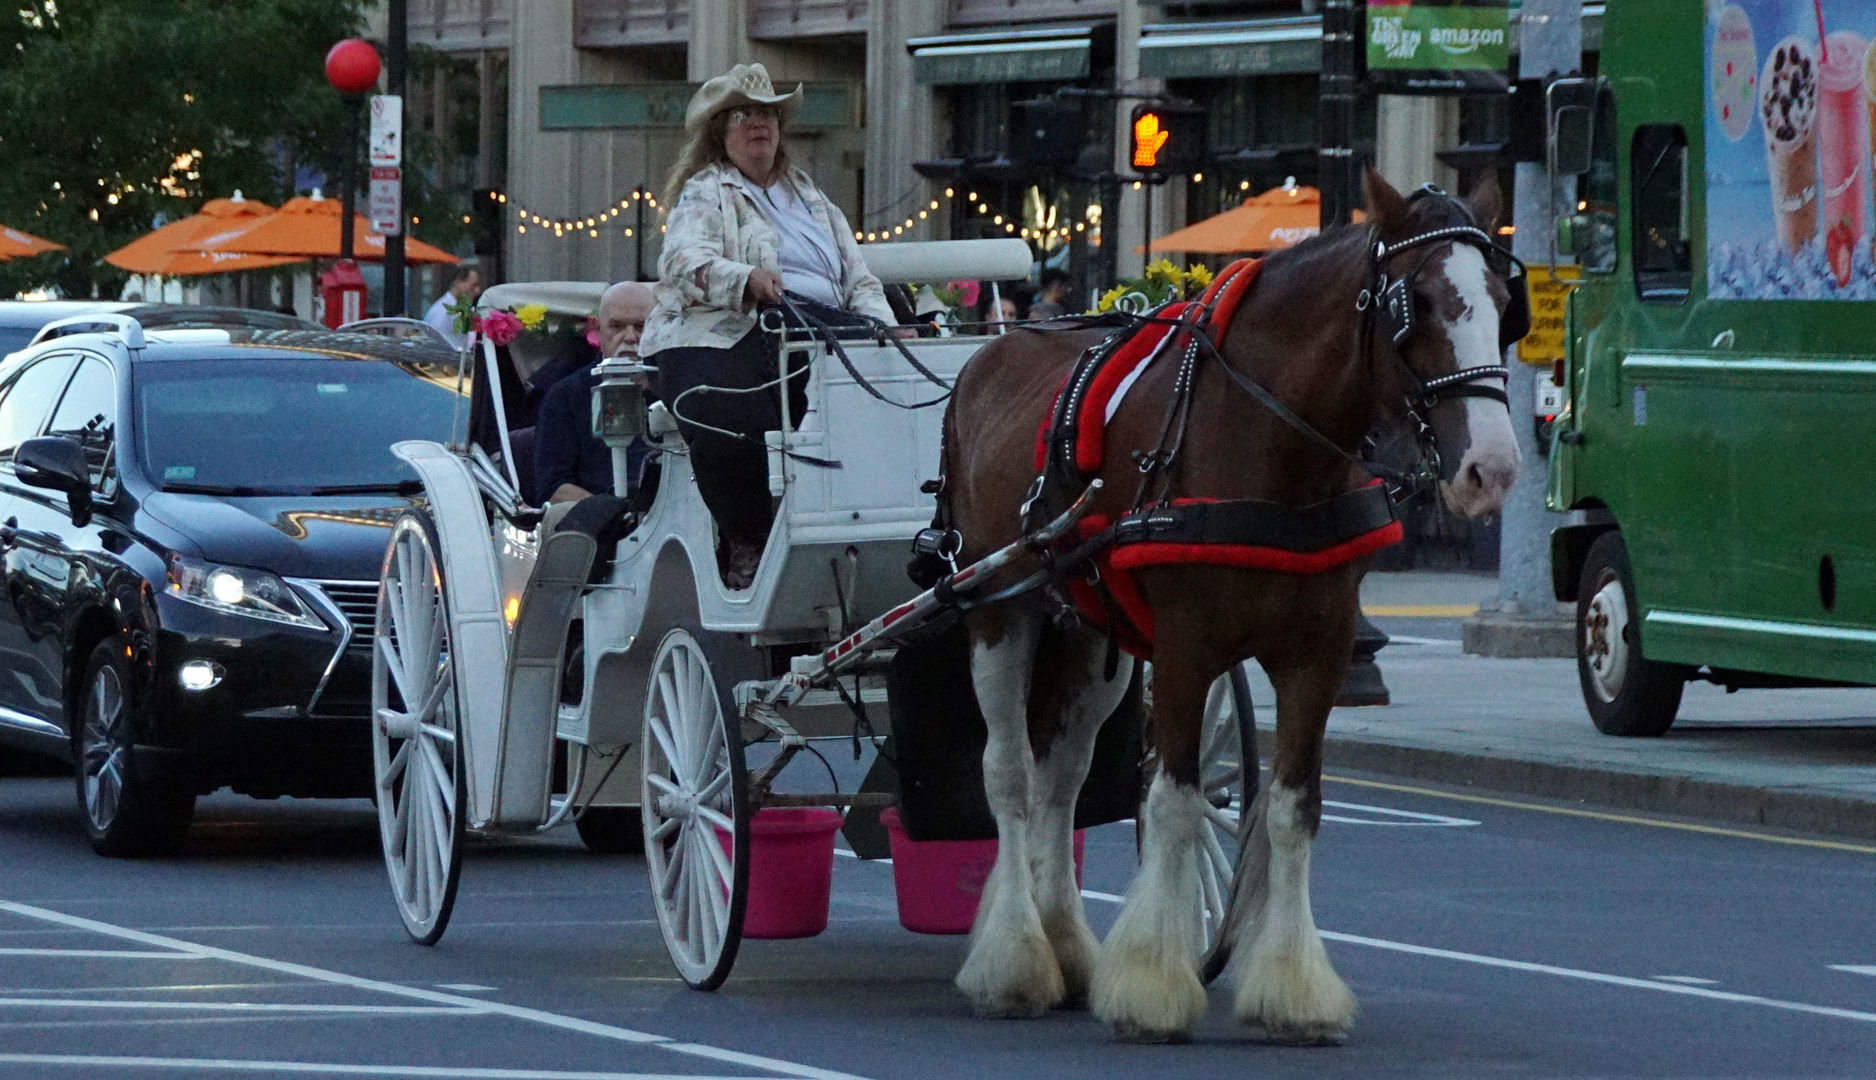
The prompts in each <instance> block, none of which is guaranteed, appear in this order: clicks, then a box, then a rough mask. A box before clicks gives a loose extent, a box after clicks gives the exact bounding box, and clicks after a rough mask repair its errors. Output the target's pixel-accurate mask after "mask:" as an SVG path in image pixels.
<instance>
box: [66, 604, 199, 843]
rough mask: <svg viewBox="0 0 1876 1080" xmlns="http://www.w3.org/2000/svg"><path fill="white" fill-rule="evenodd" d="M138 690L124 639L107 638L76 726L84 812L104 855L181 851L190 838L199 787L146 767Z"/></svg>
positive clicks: (95, 656)
mask: <svg viewBox="0 0 1876 1080" xmlns="http://www.w3.org/2000/svg"><path fill="white" fill-rule="evenodd" d="M134 694H135V690H134V688H133V684H132V682H131V677H130V665H129V664H128V663H127V662H126V660H125V657H124V647H123V645H122V644H121V643H120V642H118V641H116V640H115V639H112V640H107V641H103V642H100V643H99V644H98V647H97V648H95V649H93V650H92V652H91V659H90V661H89V662H88V663H86V665H85V682H84V685H83V687H82V688H81V690H80V692H79V694H78V715H77V717H76V720H77V723H76V724H74V725H73V728H74V731H73V736H72V741H73V754H72V757H73V761H74V764H73V773H74V776H75V779H76V780H77V784H78V812H79V817H80V819H81V820H82V821H83V822H84V824H85V835H86V838H87V839H89V840H90V841H91V846H92V849H93V850H95V851H96V852H97V853H98V854H100V855H108V856H114V857H125V858H137V857H143V856H151V855H173V854H175V853H176V852H178V851H180V850H181V849H182V845H183V841H184V840H185V839H187V838H188V835H189V822H190V819H191V818H193V817H194V816H195V792H194V791H193V790H191V789H189V788H186V787H181V786H179V785H177V784H175V783H174V782H173V781H168V780H165V779H163V778H161V777H158V776H155V775H152V774H151V773H150V772H149V770H147V769H142V768H139V767H138V762H137V760H136V758H135V756H134V755H133V753H132V747H133V745H134V744H135V742H136V732H135V725H134V724H133V717H134V715H135V709H134V707H133V701H132V699H133V697H134Z"/></svg>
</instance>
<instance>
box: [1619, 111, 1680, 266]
mask: <svg viewBox="0 0 1876 1080" xmlns="http://www.w3.org/2000/svg"><path fill="white" fill-rule="evenodd" d="M1629 169H1630V174H1629V175H1630V184H1629V192H1630V195H1631V197H1632V200H1633V205H1634V217H1633V219H1632V226H1633V231H1632V235H1631V238H1630V253H1631V255H1632V256H1633V258H1634V260H1635V291H1636V292H1637V293H1639V294H1640V295H1641V298H1642V299H1643V300H1660V301H1669V302H1678V301H1681V300H1685V299H1687V292H1688V289H1689V288H1690V287H1691V286H1692V284H1693V276H1694V259H1693V247H1692V245H1691V244H1689V243H1688V236H1687V209H1688V205H1687V204H1688V198H1687V132H1686V131H1685V130H1684V129H1683V128H1682V127H1681V126H1680V125H1679V124H1643V125H1642V126H1640V127H1638V128H1636V129H1635V136H1634V139H1633V141H1632V142H1630V144H1629Z"/></svg>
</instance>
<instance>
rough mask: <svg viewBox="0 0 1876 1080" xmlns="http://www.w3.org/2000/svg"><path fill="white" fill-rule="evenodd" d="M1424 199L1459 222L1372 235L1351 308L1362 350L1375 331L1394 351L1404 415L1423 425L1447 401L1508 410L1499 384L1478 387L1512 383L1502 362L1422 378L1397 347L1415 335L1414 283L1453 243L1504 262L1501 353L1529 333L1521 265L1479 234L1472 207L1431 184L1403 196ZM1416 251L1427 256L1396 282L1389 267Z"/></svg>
mask: <svg viewBox="0 0 1876 1080" xmlns="http://www.w3.org/2000/svg"><path fill="white" fill-rule="evenodd" d="M1422 199H1438V200H1440V201H1441V202H1443V203H1444V204H1445V205H1446V206H1447V207H1448V208H1449V209H1450V210H1451V211H1454V217H1455V218H1456V219H1457V223H1455V224H1450V225H1445V226H1442V227H1440V228H1437V229H1430V230H1428V231H1426V232H1423V233H1417V234H1415V235H1413V236H1410V237H1408V238H1407V239H1405V240H1400V241H1397V242H1395V243H1392V244H1390V243H1387V242H1386V241H1384V240H1382V239H1380V238H1379V237H1378V236H1375V237H1374V243H1373V246H1372V248H1371V249H1370V254H1369V260H1368V265H1369V274H1368V282H1369V283H1368V287H1367V288H1365V289H1363V290H1362V291H1361V293H1360V295H1359V296H1357V297H1356V299H1355V309H1356V310H1357V311H1359V312H1361V313H1362V332H1361V341H1362V344H1363V348H1364V349H1367V350H1370V351H1372V349H1373V344H1374V338H1375V336H1376V334H1377V332H1379V333H1380V334H1381V335H1382V336H1385V337H1386V338H1387V339H1388V344H1389V345H1390V346H1392V347H1393V352H1394V358H1395V360H1396V361H1397V362H1398V364H1399V367H1400V369H1401V374H1402V376H1403V377H1404V378H1405V379H1406V382H1407V392H1406V399H1407V408H1408V412H1409V414H1410V415H1412V416H1413V418H1414V419H1415V420H1418V421H1420V422H1421V424H1422V426H1424V425H1425V418H1424V416H1423V415H1422V412H1423V411H1424V410H1426V409H1430V408H1432V407H1433V406H1435V405H1438V404H1439V403H1440V402H1441V401H1443V400H1446V399H1449V398H1467V397H1476V398H1485V399H1487V400H1491V401H1496V402H1498V403H1499V404H1500V405H1505V406H1507V407H1509V405H1510V402H1509V400H1508V399H1507V397H1506V394H1505V388H1504V386H1503V385H1499V386H1482V385H1479V382H1480V380H1482V379H1497V380H1498V381H1499V382H1500V383H1501V384H1503V383H1504V382H1506V381H1507V380H1509V379H1510V377H1511V372H1510V370H1509V369H1508V368H1506V367H1505V365H1504V363H1503V362H1502V361H1500V362H1499V363H1496V364H1482V365H1479V366H1476V367H1469V368H1460V369H1459V370H1457V371H1453V372H1449V373H1448V374H1445V375H1439V376H1435V377H1434V378H1431V379H1422V378H1420V376H1419V375H1418V374H1416V373H1415V372H1414V370H1413V369H1412V368H1411V367H1410V366H1408V364H1407V360H1406V357H1405V355H1404V354H1403V353H1402V351H1401V347H1402V346H1403V345H1405V344H1406V342H1407V339H1408V338H1409V337H1411V336H1412V335H1413V332H1414V282H1415V281H1416V280H1418V279H1419V276H1420V272H1421V271H1422V270H1424V269H1426V266H1427V264H1428V263H1429V262H1431V261H1432V260H1433V257H1434V256H1435V255H1437V254H1439V252H1440V251H1441V249H1443V248H1446V247H1448V246H1449V245H1452V244H1465V245H1467V246H1469V247H1472V248H1475V249H1477V251H1478V252H1479V254H1481V255H1483V256H1484V257H1485V259H1486V261H1487V263H1488V265H1489V263H1490V262H1491V260H1493V259H1495V258H1496V259H1502V260H1503V261H1504V263H1505V279H1506V282H1505V283H1506V286H1507V288H1509V289H1510V292H1511V299H1510V301H1509V302H1507V303H1506V305H1505V311H1504V314H1503V315H1501V316H1499V321H1498V348H1499V350H1500V351H1501V352H1502V351H1503V350H1505V349H1508V348H1510V347H1511V346H1512V345H1513V344H1515V343H1516V342H1518V341H1520V340H1522V339H1523V337H1524V336H1525V335H1526V334H1528V333H1530V332H1531V298H1530V288H1529V278H1528V277H1527V275H1526V273H1525V267H1524V261H1523V260H1522V259H1519V258H1518V257H1517V256H1516V255H1513V254H1512V253H1511V252H1510V251H1508V250H1506V249H1505V248H1504V247H1502V246H1501V245H1499V243H1498V242H1497V241H1495V240H1493V239H1492V237H1491V234H1489V233H1487V232H1486V231H1485V230H1484V229H1481V228H1480V227H1479V225H1478V220H1477V219H1476V218H1475V217H1473V214H1472V210H1471V208H1469V207H1467V206H1466V205H1465V204H1464V203H1462V202H1460V201H1459V200H1457V199H1455V198H1453V197H1452V196H1450V195H1448V194H1446V193H1445V192H1444V191H1442V190H1440V189H1439V188H1438V187H1435V186H1434V185H1432V184H1427V185H1425V186H1423V187H1421V188H1420V190H1418V191H1416V192H1414V193H1413V194H1412V195H1409V196H1408V197H1407V201H1408V203H1410V204H1411V203H1415V202H1418V201H1420V200H1422ZM1371 235H1372V234H1371ZM1418 249H1425V254H1423V255H1422V256H1421V257H1420V259H1419V261H1418V262H1416V263H1414V266H1413V269H1411V270H1409V271H1407V272H1406V273H1405V274H1402V275H1400V276H1399V277H1390V276H1389V275H1388V265H1389V263H1391V262H1392V261H1393V259H1394V257H1395V256H1397V255H1400V254H1402V253H1404V252H1408V251H1414V250H1418Z"/></svg>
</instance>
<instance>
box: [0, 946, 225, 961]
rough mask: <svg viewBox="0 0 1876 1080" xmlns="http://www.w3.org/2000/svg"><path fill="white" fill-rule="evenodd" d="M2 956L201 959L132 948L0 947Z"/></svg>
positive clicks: (179, 953)
mask: <svg viewBox="0 0 1876 1080" xmlns="http://www.w3.org/2000/svg"><path fill="white" fill-rule="evenodd" d="M0 956H71V957H88V958H97V959H104V960H200V959H202V954H201V953H197V952H178V951H175V950H166V951H163V952H137V951H135V950H130V949H0Z"/></svg>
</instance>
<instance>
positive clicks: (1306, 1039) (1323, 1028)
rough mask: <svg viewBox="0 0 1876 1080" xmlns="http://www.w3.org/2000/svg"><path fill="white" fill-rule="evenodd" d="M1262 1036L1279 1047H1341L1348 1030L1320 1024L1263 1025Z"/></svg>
mask: <svg viewBox="0 0 1876 1080" xmlns="http://www.w3.org/2000/svg"><path fill="white" fill-rule="evenodd" d="M1264 1035H1265V1037H1266V1038H1268V1039H1269V1040H1270V1041H1271V1042H1273V1043H1276V1044H1277V1045H1279V1046H1342V1045H1345V1044H1346V1043H1347V1042H1348V1028H1347V1027H1346V1026H1344V1027H1334V1026H1327V1025H1321V1024H1283V1025H1271V1024H1266V1025H1264Z"/></svg>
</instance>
